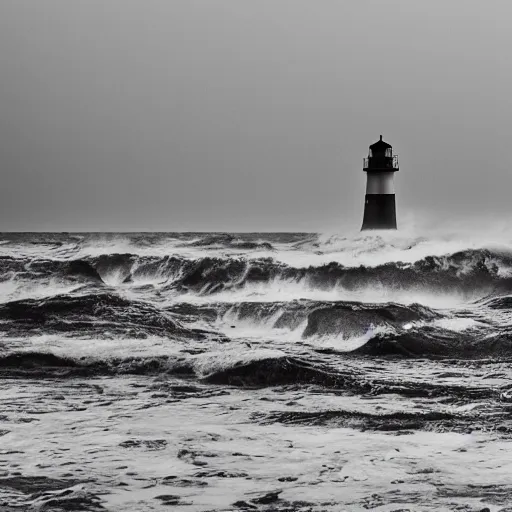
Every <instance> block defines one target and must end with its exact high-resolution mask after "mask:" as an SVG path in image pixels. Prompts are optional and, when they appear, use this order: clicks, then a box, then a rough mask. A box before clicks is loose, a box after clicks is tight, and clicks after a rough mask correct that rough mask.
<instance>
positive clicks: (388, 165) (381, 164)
mask: <svg viewBox="0 0 512 512" xmlns="http://www.w3.org/2000/svg"><path fill="white" fill-rule="evenodd" d="M370 161H371V162H372V164H373V165H372V166H371V167H370ZM398 168H399V167H398V155H393V156H392V157H391V158H388V157H384V158H378V157H366V158H363V169H398Z"/></svg>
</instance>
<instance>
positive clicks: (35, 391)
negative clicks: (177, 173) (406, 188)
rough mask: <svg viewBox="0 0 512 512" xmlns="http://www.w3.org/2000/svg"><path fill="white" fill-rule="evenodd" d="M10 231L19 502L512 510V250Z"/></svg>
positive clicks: (4, 416)
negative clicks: (20, 232)
mask: <svg viewBox="0 0 512 512" xmlns="http://www.w3.org/2000/svg"><path fill="white" fill-rule="evenodd" d="M0 240H1V241H0V389H1V393H0V505H1V506H3V508H2V509H1V510H6V511H8V512H12V511H14V510H50V511H62V510H80V511H101V510H109V511H127V510H130V511H131V510H133V511H150V510H151V511H159V510H169V509H172V510H177V511H181V510H183V511H198V512H199V511H201V512H202V511H227V510H233V511H236V510H257V511H271V510H272V511H315V512H318V511H340V510H347V511H358V510H378V511H393V510H395V511H398V510H436V511H438V510H447V511H448V510H464V511H473V510H475V511H476V510H483V509H485V508H486V507H487V509H489V510H490V511H492V512H494V511H498V510H503V511H504V510H508V509H507V506H511V507H512V482H511V480H510V474H511V470H512V459H511V458H510V455H509V452H510V449H511V448H512V446H511V444H510V439H511V435H512V420H511V418H512V416H511V414H510V412H511V408H512V372H511V369H510V363H511V361H512V237H511V239H510V240H509V239H507V238H506V237H505V236H503V234H500V236H499V237H498V236H495V237H493V236H492V235H491V234H486V235H485V236H484V235H481V236H477V235H474V236H471V237H467V236H462V235H461V236H457V235H454V234H446V235H443V236H417V235H412V234H410V233H409V234H407V233H406V234H401V233H400V232H398V233H378V232H375V233H370V234H368V233H362V234H357V235H353V236H348V237H343V236H339V235H338V236H319V235H311V234H250V235H248V234H244V235H233V234H218V233H213V234H204V233H202V234H200V233H195V234H194V233H189V234H130V235H124V234H119V235H117V234H111V235H105V234H79V235H78V234H58V235H56V234H3V235H1V236H0ZM510 510H512V508H511V509H510Z"/></svg>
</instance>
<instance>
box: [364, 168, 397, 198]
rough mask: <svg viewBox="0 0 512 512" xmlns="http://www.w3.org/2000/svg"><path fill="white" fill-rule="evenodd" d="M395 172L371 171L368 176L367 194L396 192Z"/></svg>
mask: <svg viewBox="0 0 512 512" xmlns="http://www.w3.org/2000/svg"><path fill="white" fill-rule="evenodd" d="M394 174H395V173H394V172H379V173H371V172H369V173H368V174H367V176H366V194H371V195H375V194H394V193H395V183H394Z"/></svg>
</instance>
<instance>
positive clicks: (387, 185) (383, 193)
mask: <svg viewBox="0 0 512 512" xmlns="http://www.w3.org/2000/svg"><path fill="white" fill-rule="evenodd" d="M363 171H364V172H365V173H366V195H365V198H364V216H363V227H362V228H361V230H365V229H396V208H395V185H394V182H393V180H394V175H395V172H396V171H398V155H393V148H392V147H391V145H390V144H388V143H387V142H384V141H383V140H382V135H381V136H380V140H378V141H377V142H376V143H375V144H372V145H371V146H370V150H369V152H368V157H367V158H365V159H363Z"/></svg>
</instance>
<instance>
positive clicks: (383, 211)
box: [361, 194, 396, 230]
mask: <svg viewBox="0 0 512 512" xmlns="http://www.w3.org/2000/svg"><path fill="white" fill-rule="evenodd" d="M365 229H396V206H395V194H366V196H365V200H364V217H363V227H362V228H361V230H365Z"/></svg>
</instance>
